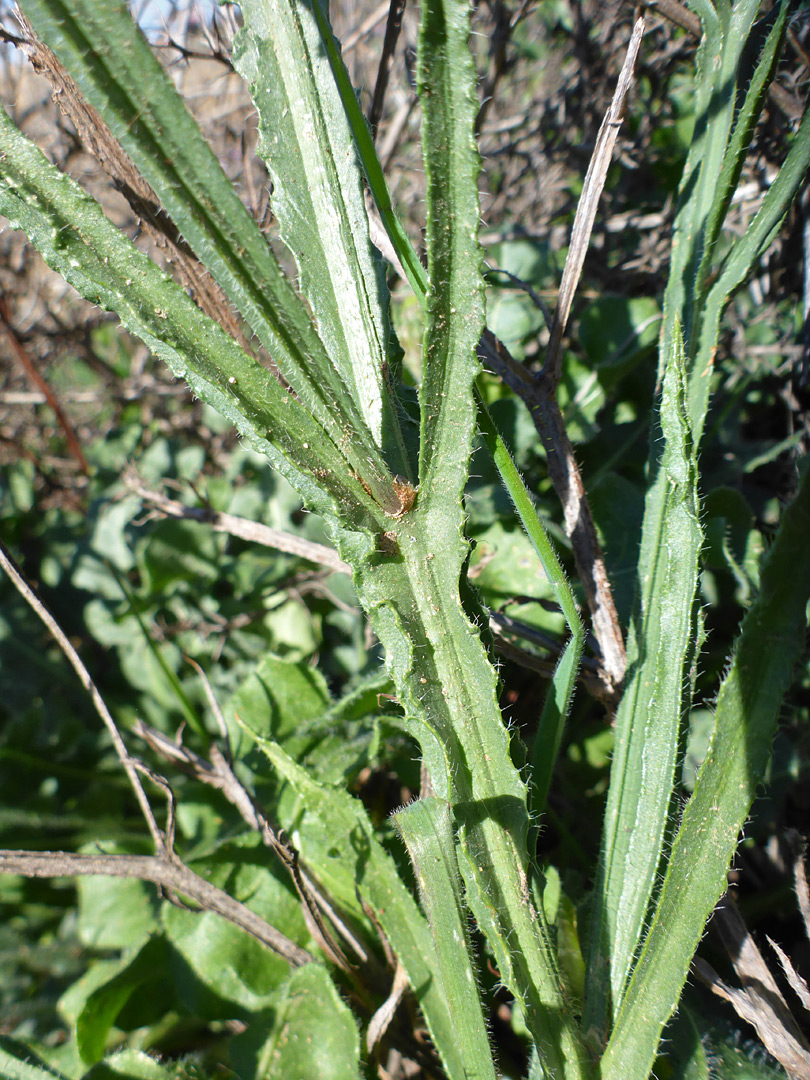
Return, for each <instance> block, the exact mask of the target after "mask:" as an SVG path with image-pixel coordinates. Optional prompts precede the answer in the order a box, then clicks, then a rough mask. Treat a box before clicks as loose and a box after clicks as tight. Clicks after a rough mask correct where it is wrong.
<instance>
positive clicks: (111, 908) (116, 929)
mask: <svg viewBox="0 0 810 1080" xmlns="http://www.w3.org/2000/svg"><path fill="white" fill-rule="evenodd" d="M85 850H87V851H92V852H96V851H97V850H98V847H97V845H96V844H93V845H92V846H91V847H90V848H87V847H86V848H85ZM114 850H115V847H114V846H112V845H109V844H106V845H105V852H107V853H109V854H112V853H113V852H114ZM76 889H77V892H78V897H79V919H78V932H79V937H80V939H81V941H82V943H83V944H84V945H86V946H88V947H89V948H93V949H126V948H130V949H131V948H132V947H134V946H135V945H137V944H138V943H139V942H141V941H143V940H144V938H146V937H148V935H149V934H151V933H154V931H155V930H156V929H157V924H158V923H157V919H158V905H157V903H156V901H155V889H154V886H152V885H149V884H147V883H146V882H144V881H137V880H135V879H134V878H112V877H95V876H89V877H79V878H77V880H76Z"/></svg>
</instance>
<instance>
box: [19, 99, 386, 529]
mask: <svg viewBox="0 0 810 1080" xmlns="http://www.w3.org/2000/svg"><path fill="white" fill-rule="evenodd" d="M0 163H1V167H0V211H2V213H4V214H5V215H6V217H8V219H9V221H10V222H11V223H12V225H13V226H14V227H15V228H21V229H24V230H25V232H26V233H27V234H28V236H29V238H30V239H31V240H32V242H33V243H34V244H35V246H37V247H38V249H39V250H40V252H41V254H42V255H43V257H44V258H45V260H46V262H48V263H49V265H51V266H52V267H53V268H54V269H55V270H57V271H58V272H59V273H61V274H62V276H63V277H64V278H65V279H66V280H67V281H69V282H70V283H71V284H72V285H73V286H74V287H75V288H76V289H77V290H78V291H79V292H80V293H81V294H82V295H83V296H84V297H85V298H86V299H88V300H91V301H92V302H93V303H97V304H99V305H101V306H103V307H105V308H107V309H108V310H110V311H115V312H116V313H117V314H118V316H119V318H120V319H121V321H122V323H123V324H124V326H126V327H127V329H129V330H130V331H131V332H132V333H134V334H136V335H137V336H139V337H140V338H141V339H142V340H143V341H144V342H145V344H146V345H147V346H148V347H149V348H150V349H151V350H152V351H153V352H154V353H155V354H156V355H157V356H159V357H160V358H161V359H163V360H165V361H166V362H167V363H168V364H169V366H170V367H171V368H172V370H173V371H174V372H175V374H177V375H179V376H181V377H183V378H184V379H185V380H186V382H187V383H188V384H189V386H190V387H191V389H192V390H193V391H194V393H196V394H197V395H199V396H200V397H202V398H203V399H204V400H205V401H207V402H208V403H209V404H211V405H213V406H214V408H216V409H217V410H218V411H219V412H221V413H222V414H223V415H224V416H225V417H226V418H227V419H229V420H230V421H231V422H232V423H233V424H235V425H236V427H237V428H238V429H239V431H240V433H241V434H242V435H243V436H246V437H247V438H248V439H250V441H251V442H252V443H253V445H254V446H255V447H256V448H257V449H259V450H261V451H262V452H263V453H265V454H267V455H268V457H269V458H270V460H271V461H272V462H273V464H274V466H275V467H276V468H278V469H279V470H280V471H281V472H282V473H283V474H284V475H285V476H286V477H287V478H288V479H289V480H290V481H291V482H292V483H293V484H294V486H296V487H297V488H298V490H299V491H300V492H301V493H302V494H303V495H304V497H305V498H306V499H307V500H308V502H309V503H310V505H311V506H312V508H313V509H318V510H319V511H320V512H322V513H324V514H325V515H326V516H327V517H331V516H333V514H334V512H335V509H336V507H335V504H334V503H332V504H331V505H330V502H331V500H328V499H327V500H325V499H324V495H323V489H324V488H325V489H327V490H331V491H332V493H333V495H334V496H335V498H336V500H337V504H338V505H339V506H340V508H341V509H340V510H339V511H338V513H340V514H341V516H342V515H343V514H345V515H346V520H347V521H348V520H351V519H353V520H354V522H355V524H357V525H360V524H361V522H362V520H363V519H365V522H366V524H369V523H371V522H373V519H374V516H375V510H374V506H375V504H374V503H373V502H372V500H371V498H370V497H369V496H368V494H367V493H366V491H365V489H364V488H363V486H362V484H361V483H360V481H359V480H358V479H357V478H356V475H355V474H352V470H351V467H350V466H349V463H348V461H347V459H346V458H345V457H344V455H343V453H342V451H341V450H339V449H338V447H337V446H336V445H335V444H334V443H333V442H332V441H331V440H330V439H329V438H328V437H327V436H326V435H325V434H324V431H323V429H322V427H321V425H320V424H319V423H318V422H317V421H316V420H315V419H314V418H313V417H312V416H311V415H310V414H309V413H307V412H306V411H305V410H304V409H303V408H302V407H301V406H300V405H299V404H298V403H297V402H295V401H294V400H293V399H292V398H291V396H290V394H289V393H288V392H287V391H286V390H284V389H283V388H282V387H281V386H280V385H279V383H278V382H276V380H275V379H273V378H272V377H271V376H269V375H268V373H267V371H266V370H265V369H264V368H263V367H262V366H261V365H260V364H259V363H258V362H257V361H255V360H253V359H251V358H250V357H248V356H247V354H246V353H244V352H243V350H242V349H241V348H240V347H239V346H238V345H237V344H236V342H235V341H234V340H233V339H232V338H231V337H229V336H228V335H227V334H226V333H225V332H224V331H223V330H221V329H220V327H219V326H218V325H216V324H215V323H214V322H212V321H211V320H210V319H209V318H208V317H207V316H205V315H203V314H202V312H201V311H200V309H199V308H198V307H197V306H196V304H194V302H193V301H192V300H191V299H190V298H189V297H188V296H187V295H186V293H185V292H184V291H183V289H182V288H180V286H179V285H177V284H176V283H175V282H174V281H172V280H171V278H169V277H168V276H167V275H166V274H165V273H163V271H161V270H159V269H158V268H157V267H156V266H155V265H154V263H152V262H151V260H149V259H148V258H147V257H146V256H145V255H143V254H141V253H140V252H139V251H138V250H137V249H136V248H135V247H134V245H133V244H132V243H131V242H130V241H129V240H128V239H127V238H126V237H125V236H124V235H123V234H122V233H121V232H120V231H119V230H118V229H116V228H115V226H114V225H112V224H111V222H109V221H108V220H107V218H106V217H104V214H103V213H102V211H101V208H100V207H99V206H98V204H97V203H95V202H94V201H93V200H92V199H90V198H89V196H87V195H85V194H84V193H83V192H82V191H81V189H80V188H79V187H78V185H76V184H75V183H74V181H72V180H71V179H70V178H69V177H67V176H65V175H63V174H62V173H60V172H59V171H58V170H57V169H56V168H55V167H54V166H53V165H51V164H50V163H49V162H48V161H47V160H46V159H45V157H44V155H43V154H42V153H41V152H40V151H39V150H38V149H37V148H36V147H35V146H34V145H33V144H32V143H30V142H29V141H28V140H27V139H25V138H24V137H23V136H22V135H21V134H20V133H19V132H18V131H17V130H16V128H15V127H14V125H13V123H12V122H11V120H10V119H9V117H8V115H7V114H6V113H5V112H4V111H0ZM305 473H308V474H309V475H308V476H306V475H305ZM315 480H317V483H316V482H315ZM397 505H398V503H397ZM361 506H363V507H365V510H364V511H363V510H361V511H360V515H359V517H358V516H357V514H356V511H358V510H360V507H361ZM368 511H371V519H369V517H368ZM382 520H383V521H385V520H386V518H385V516H384V515H382ZM372 528H373V524H372Z"/></svg>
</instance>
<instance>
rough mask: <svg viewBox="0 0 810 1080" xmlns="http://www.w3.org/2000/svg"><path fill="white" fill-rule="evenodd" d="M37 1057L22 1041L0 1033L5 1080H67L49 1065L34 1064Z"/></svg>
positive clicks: (1, 1070) (0, 1062) (0, 1059)
mask: <svg viewBox="0 0 810 1080" xmlns="http://www.w3.org/2000/svg"><path fill="white" fill-rule="evenodd" d="M34 1057H35V1055H34V1054H32V1053H31V1052H30V1051H29V1050H28V1049H27V1048H26V1047H25V1046H24V1045H23V1044H22V1043H19V1042H17V1041H16V1039H9V1038H8V1037H7V1036H6V1035H0V1075H2V1077H3V1080H65V1077H64V1076H63V1075H62V1073H58V1072H55V1071H54V1070H53V1069H51V1068H49V1067H48V1066H47V1065H43V1064H40V1063H36V1064H34V1062H33V1061H32V1059H33V1058H34Z"/></svg>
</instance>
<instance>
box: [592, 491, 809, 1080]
mask: <svg viewBox="0 0 810 1080" xmlns="http://www.w3.org/2000/svg"><path fill="white" fill-rule="evenodd" d="M808 530H810V470H805V473H804V476H803V478H802V480H801V483H800V486H799V491H798V493H797V495H796V498H795V499H794V501H793V502H792V503H791V505H790V506H789V507H788V508H787V510H786V511H785V513H784V516H783V518H782V523H781V525H780V527H779V531H778V533H777V536H776V539H775V540H774V543H773V546H772V547H771V550H770V552H769V554H768V557H767V560H766V563H765V566H764V567H763V570H762V588H761V592H760V594H759V596H758V597H757V599H756V601H755V602H754V603H753V604H752V605H751V607H750V608H749V610H748V612H747V614H746V616H745V619H744V620H743V624H742V630H741V632H740V636H739V639H738V641H737V645H736V647H735V650H734V653H733V656H732V661H731V666H730V668H729V670H728V673H727V674H726V676H725V678H724V679H723V682H722V684H721V686H720V692H719V694H718V697H717V704H716V706H715V722H714V732H713V735H712V740H711V743H710V746H709V750H708V753H707V755H706V759H705V760H704V762H703V765H702V766H701V768H700V771H699V773H698V777H697V781H696V783H695V789H694V793H693V795H692V797H691V799H690V800H689V803H688V804H687V806H686V810H685V811H684V814H683V817H682V819H681V824H680V827H679V829H678V832H677V834H676V836H675V841H674V843H673V847H672V853H671V856H670V859H669V864H668V866H667V871H666V875H665V877H664V882H663V885H662V888H661V893H660V896H659V898H658V901H657V903H656V906H655V913H654V916H653V920H652V923H651V925H650V929H649V932H648V934H647V936H646V939H645V941H644V947H643V950H642V952H641V955H640V957H639V959H638V962H637V964H636V966H635V969H634V971H633V977H632V979H631V981H630V984H629V986H628V988H627V991H626V994H625V996H624V1000H623V1003H622V1007H621V1010H620V1012H619V1014H618V1016H617V1018H616V1024H615V1027H614V1030H613V1033H612V1035H611V1038H610V1042H609V1044H608V1047H607V1050H606V1051H605V1056H604V1058H603V1065H602V1069H603V1071H602V1075H603V1076H604V1077H605V1080H614V1078H615V1080H619V1078H624V1077H627V1076H633V1077H646V1076H647V1075H648V1073H649V1071H650V1069H651V1068H652V1065H653V1061H654V1058H655V1052H656V1048H657V1046H658V1041H659V1039H660V1036H661V1031H662V1030H663V1027H664V1025H665V1024H666V1022H667V1020H668V1019H669V1017H670V1015H671V1013H672V1012H673V1010H674V1008H675V1006H676V1005H677V1002H678V997H679V995H680V993H681V990H682V988H683V985H684V982H685V981H686V977H687V974H688V972H689V965H690V963H691V961H692V957H693V955H694V952H695V950H696V949H697V946H698V943H699V942H700V939H701V937H702V935H703V932H704V929H705V925H706V920H707V919H708V918H709V915H710V914H711V912H712V910H713V908H714V906H715V904H716V903H717V901H718V900H719V898H720V896H721V895H722V894H723V892H724V890H725V888H726V873H727V870H728V866H729V863H730V861H731V858H732V856H733V854H734V851H735V850H736V848H737V843H738V839H739V835H740V831H741V829H742V827H743V825H744V823H745V820H746V818H747V816H748V814H749V812H750V809H751V804H752V803H753V801H754V797H755V796H756V793H757V788H758V786H759V785H760V784H761V782H762V779H763V777H764V775H765V770H766V768H767V765H768V761H769V760H770V751H771V743H772V741H773V737H774V734H775V731H776V724H777V720H778V717H779V710H780V707H781V705H782V700H783V697H784V694H785V693H786V691H787V690H788V688H789V686H790V683H791V680H792V673H793V667H794V665H795V664H796V662H797V661H798V659H799V657H800V656H801V653H802V651H803V649H804V646H805V628H806V625H807V617H806V608H807V603H808V601H809V600H810V558H808V553H807V536H808Z"/></svg>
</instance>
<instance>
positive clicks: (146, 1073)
mask: <svg viewBox="0 0 810 1080" xmlns="http://www.w3.org/2000/svg"><path fill="white" fill-rule="evenodd" d="M175 1076H177V1073H175V1072H170V1071H169V1070H168V1069H166V1068H164V1067H163V1066H162V1065H161V1064H160V1062H158V1061H156V1060H155V1059H154V1058H153V1057H150V1056H149V1054H145V1053H144V1052H143V1051H142V1050H121V1051H120V1052H119V1053H117V1054H113V1055H112V1056H111V1057H108V1058H105V1060H104V1061H101V1062H99V1063H98V1065H94V1066H93V1068H92V1069H91V1070H90V1071H89V1072H88V1073H87V1074H86V1075H85V1077H84V1078H83V1080H117V1078H119V1077H120V1078H121V1080H172V1078H173V1077H175Z"/></svg>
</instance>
